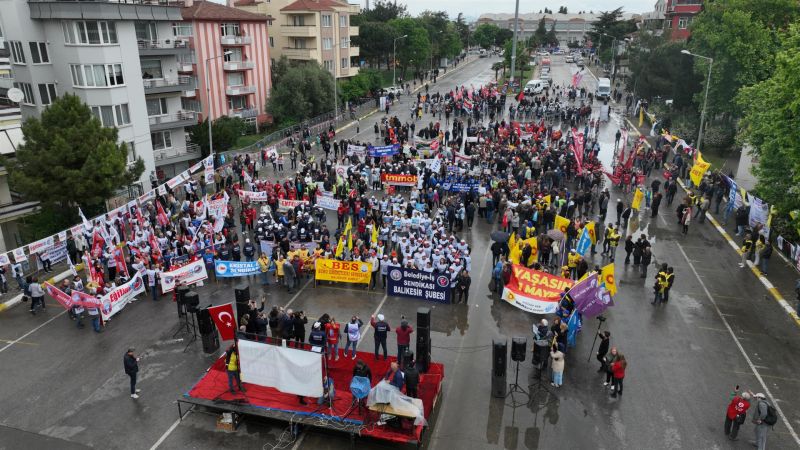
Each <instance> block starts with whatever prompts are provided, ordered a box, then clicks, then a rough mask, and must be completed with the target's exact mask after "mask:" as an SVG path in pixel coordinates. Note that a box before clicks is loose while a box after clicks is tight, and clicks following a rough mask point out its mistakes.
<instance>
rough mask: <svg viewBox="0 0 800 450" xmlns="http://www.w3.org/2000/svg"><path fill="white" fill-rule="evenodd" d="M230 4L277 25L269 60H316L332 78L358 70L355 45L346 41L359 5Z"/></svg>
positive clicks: (320, 1)
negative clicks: (351, 20)
mask: <svg viewBox="0 0 800 450" xmlns="http://www.w3.org/2000/svg"><path fill="white" fill-rule="evenodd" d="M230 1H233V0H229V2H230ZM233 5H234V6H235V7H236V8H239V9H242V10H244V11H249V12H253V13H257V14H261V15H265V16H267V17H269V18H271V20H272V22H273V23H274V24H275V25H277V26H278V30H279V31H278V32H277V33H273V35H272V36H271V37H270V41H269V44H270V53H271V56H272V58H273V61H274V60H277V59H278V58H280V57H281V56H286V57H287V58H289V59H290V60H294V61H317V62H319V63H320V64H322V65H323V66H324V67H325V68H327V69H328V70H329V71H330V72H331V73H332V74H333V75H334V76H335V77H336V78H347V77H352V76H354V75H357V74H358V70H359V66H360V61H359V48H358V47H356V46H353V45H350V39H351V38H352V37H353V36H358V27H357V26H351V25H350V18H351V17H352V16H354V15H357V14H358V13H359V12H360V11H361V7H360V6H359V5H357V4H349V3H345V2H340V1H337V0H239V1H235V2H234V3H233Z"/></svg>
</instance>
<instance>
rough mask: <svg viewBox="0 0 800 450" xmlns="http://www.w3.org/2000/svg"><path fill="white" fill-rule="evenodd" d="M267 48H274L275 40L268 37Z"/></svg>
mask: <svg viewBox="0 0 800 450" xmlns="http://www.w3.org/2000/svg"><path fill="white" fill-rule="evenodd" d="M269 46H270V48H275V39H274V38H273V37H272V36H270V37H269Z"/></svg>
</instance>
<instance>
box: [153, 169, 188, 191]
mask: <svg viewBox="0 0 800 450" xmlns="http://www.w3.org/2000/svg"><path fill="white" fill-rule="evenodd" d="M181 183H183V174H182V173H179V174H178V175H177V176H176V177H175V178H173V179H171V180H169V181H167V186H169V188H170V189H173V190H174V189H175V186H177V185H179V184H181ZM160 188H161V186H159V189H160Z"/></svg>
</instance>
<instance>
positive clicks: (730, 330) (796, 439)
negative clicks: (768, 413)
mask: <svg viewBox="0 0 800 450" xmlns="http://www.w3.org/2000/svg"><path fill="white" fill-rule="evenodd" d="M675 245H677V246H678V250H680V251H681V254H682V255H683V257H684V258H685V259H686V263H687V264H689V268H690V269H692V272H693V273H694V276H695V277H697V281H699V282H700V286H701V287H702V288H703V292H705V294H706V296H707V297H708V299H709V300H710V301H711V305H712V306H713V307H714V310H715V311H716V312H717V315H719V318H720V319H721V320H722V324H723V325H725V328H726V329H727V330H728V333H730V335H731V338H733V341H734V342H735V343H736V347H738V348H739V352H741V354H742V356H743V357H744V359H745V361H746V362H747V365H748V366H750V370H751V371H752V372H753V375H755V376H756V379H757V380H758V382H759V383H760V384H761V387H762V388H763V389H764V392H765V393H766V394H767V396H768V397H769V398H770V400H772V405H773V406H774V407H775V410H776V411H778V415H779V416H780V418H781V420H782V421H783V423H784V425H786V428H787V429H788V430H789V433H790V434H791V435H792V438H793V439H794V442H795V443H796V444H797V445H800V437H798V436H797V433H796V432H795V431H794V428H792V423H791V422H789V419H787V418H786V415H785V414H784V413H783V410H782V409H781V407H780V405H779V404H778V402H777V401H776V400H775V397H773V395H772V392H770V390H769V388H768V387H767V384H766V383H765V382H764V378H762V377H761V374H760V373H759V372H758V369H756V366H755V365H754V364H753V361H752V360H751V359H750V357H749V356H748V355H747V352H746V351H745V350H744V347H742V343H741V342H739V337H738V336H737V335H736V333H734V332H733V328H731V325H730V324H729V323H728V319H726V318H725V316H724V315H723V314H722V311H720V309H719V307H718V306H717V302H716V300H714V297H713V296H711V292H709V290H708V288H707V287H706V284H705V283H704V282H703V280H702V279H701V278H700V275H698V273H697V270H696V269H695V268H694V264H692V262H691V261H690V260H689V257H688V256H686V252H685V251H683V246H681V244H680V243H679V242H676V243H675Z"/></svg>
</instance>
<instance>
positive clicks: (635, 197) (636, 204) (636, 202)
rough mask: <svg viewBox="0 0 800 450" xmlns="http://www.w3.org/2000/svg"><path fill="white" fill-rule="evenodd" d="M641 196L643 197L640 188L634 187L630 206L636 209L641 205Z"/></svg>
mask: <svg viewBox="0 0 800 450" xmlns="http://www.w3.org/2000/svg"><path fill="white" fill-rule="evenodd" d="M643 198H644V194H643V193H642V190H641V189H639V188H636V191H635V192H634V193H633V201H632V202H631V208H633V209H635V210H637V211H638V210H639V207H641V206H642V199H643Z"/></svg>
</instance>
